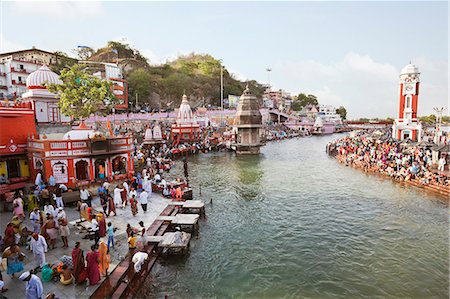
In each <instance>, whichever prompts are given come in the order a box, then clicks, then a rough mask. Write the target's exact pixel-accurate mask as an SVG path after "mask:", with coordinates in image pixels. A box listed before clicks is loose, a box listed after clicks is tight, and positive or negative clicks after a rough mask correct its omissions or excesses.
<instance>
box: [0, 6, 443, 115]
mask: <svg viewBox="0 0 450 299" xmlns="http://www.w3.org/2000/svg"><path fill="white" fill-rule="evenodd" d="M0 6H1V12H0V13H1V18H0V22H1V27H0V37H1V44H0V52H8V51H14V50H19V49H26V48H31V47H32V46H35V47H37V48H39V49H42V50H48V51H57V50H58V51H64V52H66V53H68V54H70V55H74V54H73V51H72V50H73V49H75V48H76V47H77V45H85V46H90V47H93V48H100V47H102V46H104V45H106V43H107V41H109V40H117V41H126V42H128V43H130V45H131V46H133V47H135V48H137V49H138V50H139V51H140V52H141V53H142V54H143V55H144V56H146V57H147V58H148V59H149V60H150V63H152V64H159V63H163V62H165V61H167V60H170V59H174V58H175V57H176V56H177V55H179V54H188V53H191V52H195V53H207V54H211V55H212V56H214V57H215V58H217V59H221V60H222V61H223V63H224V65H225V67H226V68H227V69H228V70H229V71H230V72H232V73H233V74H234V75H235V76H236V77H237V78H239V79H243V80H246V79H255V80H257V81H259V82H260V83H267V82H270V84H271V85H272V86H273V88H274V89H284V90H286V91H288V92H291V94H292V95H297V94H298V93H300V92H303V93H307V94H314V95H316V96H317V97H318V99H319V102H320V103H321V104H329V105H334V106H336V107H339V106H344V107H346V108H347V111H348V117H349V118H360V117H395V116H396V114H397V113H398V98H399V83H398V80H399V78H398V77H399V73H400V70H401V69H402V68H403V67H404V66H405V65H407V64H408V63H409V62H410V61H411V62H412V63H413V64H415V65H417V66H418V67H419V70H420V72H421V87H420V92H421V94H420V96H419V111H418V114H419V115H429V114H431V113H433V107H448V105H449V97H448V94H449V87H448V85H449V84H448V75H449V72H448V58H449V54H448V50H449V48H448V47H449V43H448V42H449V40H448V30H449V23H448V15H449V7H448V2H444V1H442V2H429V1H427V2H418V1H415V2H408V1H402V2H376V1H374V2H339V1H332V2H322V1H313V2H256V1H254V2H237V1H232V2H211V1H209V2H206V1H205V2H187V1H186V2H149V1H140V2H128V1H127V2H125V1H123V2H121V1H114V2H106V1H104V2H91V1H80V2H41V1H32V2H21V1H20V2H16V1H11V2H7V1H6V2H5V1H3V2H1V4H0ZM267 68H270V69H271V70H272V71H271V72H270V75H269V73H268V72H267V71H266V69H267ZM269 77H270V78H269ZM218 84H219V79H218ZM448 113H449V110H447V111H446V114H448Z"/></svg>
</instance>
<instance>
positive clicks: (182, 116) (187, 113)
mask: <svg viewBox="0 0 450 299" xmlns="http://www.w3.org/2000/svg"><path fill="white" fill-rule="evenodd" d="M192 123H196V122H195V120H194V115H193V114H192V110H191V106H190V105H189V102H188V99H187V96H186V95H183V99H182V101H181V105H180V109H179V110H178V115H177V124H179V125H183V124H192Z"/></svg>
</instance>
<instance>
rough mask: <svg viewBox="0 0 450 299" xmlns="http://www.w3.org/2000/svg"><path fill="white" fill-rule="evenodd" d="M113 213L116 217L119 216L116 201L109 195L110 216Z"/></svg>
mask: <svg viewBox="0 0 450 299" xmlns="http://www.w3.org/2000/svg"><path fill="white" fill-rule="evenodd" d="M111 212H113V213H114V216H116V215H117V213H116V205H115V204H114V199H113V198H112V196H111V195H109V194H108V216H109V215H110V214H111Z"/></svg>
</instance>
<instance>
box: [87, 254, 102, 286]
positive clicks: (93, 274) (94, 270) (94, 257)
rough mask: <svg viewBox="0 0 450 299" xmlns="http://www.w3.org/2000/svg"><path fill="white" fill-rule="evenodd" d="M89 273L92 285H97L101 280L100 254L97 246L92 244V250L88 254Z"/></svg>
mask: <svg viewBox="0 0 450 299" xmlns="http://www.w3.org/2000/svg"><path fill="white" fill-rule="evenodd" d="M86 261H87V273H88V279H89V284H90V285H95V284H97V283H99V281H100V268H99V262H100V255H99V254H98V252H97V250H96V246H95V245H92V246H91V251H90V252H88V254H87V255H86Z"/></svg>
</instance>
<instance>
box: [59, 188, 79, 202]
mask: <svg viewBox="0 0 450 299" xmlns="http://www.w3.org/2000/svg"><path fill="white" fill-rule="evenodd" d="M62 200H63V202H64V205H71V204H76V203H77V202H78V201H79V200H80V191H71V192H64V193H63V194H62Z"/></svg>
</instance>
